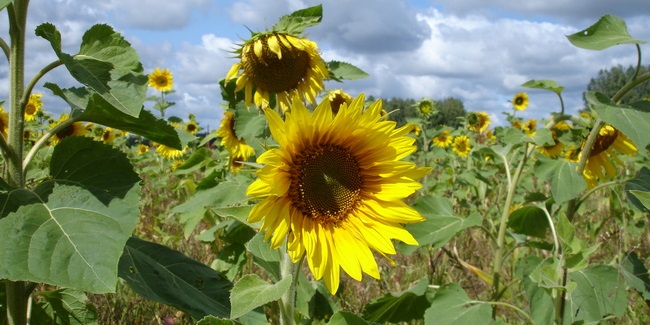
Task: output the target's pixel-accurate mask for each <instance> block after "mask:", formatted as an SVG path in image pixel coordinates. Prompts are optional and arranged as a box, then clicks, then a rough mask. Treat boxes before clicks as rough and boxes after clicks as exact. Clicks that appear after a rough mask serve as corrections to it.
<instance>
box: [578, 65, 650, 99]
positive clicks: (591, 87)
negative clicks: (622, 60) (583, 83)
mask: <svg viewBox="0 0 650 325" xmlns="http://www.w3.org/2000/svg"><path fill="white" fill-rule="evenodd" d="M648 71H650V66H647V65H646V66H641V68H640V69H639V72H638V74H639V75H641V74H643V73H646V72H648ZM634 73H635V66H629V67H627V68H623V66H622V65H620V64H619V65H617V66H615V67H612V68H609V69H601V70H600V71H598V76H597V77H595V78H591V80H589V84H588V85H587V92H589V91H598V92H601V93H603V94H605V95H607V96H608V97H612V96H614V95H615V94H616V92H617V91H618V90H619V89H621V88H622V87H623V86H624V85H625V84H626V83H627V82H628V81H630V80H631V79H632V77H633V76H634ZM585 94H586V92H585V93H583V99H584V95H585ZM648 97H650V82H644V83H642V84H640V85H639V86H637V87H635V88H634V89H632V90H631V91H630V92H628V93H627V94H626V95H625V96H624V97H623V98H622V103H633V102H637V101H640V100H642V99H644V98H648ZM586 104H587V101H586V100H585V107H586V106H587V105H586Z"/></svg>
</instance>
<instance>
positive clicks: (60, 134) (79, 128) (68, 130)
mask: <svg viewBox="0 0 650 325" xmlns="http://www.w3.org/2000/svg"><path fill="white" fill-rule="evenodd" d="M68 119H70V115H68V114H63V115H61V117H60V118H59V120H58V121H57V122H55V123H53V124H52V125H51V128H52V129H54V128H56V127H58V126H59V125H60V124H62V123H63V122H65V121H67V120H68ZM89 133H90V130H88V128H87V127H86V126H84V125H83V123H81V122H72V124H69V125H67V126H66V127H64V128H63V129H61V130H58V131H57V132H56V133H55V134H54V135H53V136H52V142H53V143H54V144H57V143H59V142H60V141H61V140H63V139H65V138H67V137H71V136H83V135H86V134H89Z"/></svg>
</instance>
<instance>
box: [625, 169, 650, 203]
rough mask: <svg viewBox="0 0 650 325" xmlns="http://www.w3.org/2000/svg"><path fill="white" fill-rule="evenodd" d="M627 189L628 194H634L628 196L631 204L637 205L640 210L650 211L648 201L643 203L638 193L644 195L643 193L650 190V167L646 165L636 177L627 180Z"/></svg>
mask: <svg viewBox="0 0 650 325" xmlns="http://www.w3.org/2000/svg"><path fill="white" fill-rule="evenodd" d="M625 191H626V192H627V193H628V194H632V195H628V196H627V199H628V201H629V202H630V204H632V206H634V207H636V208H637V209H639V210H640V211H644V212H648V211H650V207H648V205H647V204H646V203H643V202H642V201H641V200H640V198H638V197H637V195H644V194H641V193H648V192H650V169H648V167H645V166H644V167H643V168H641V170H639V173H638V174H637V175H636V177H635V178H632V179H630V180H628V181H627V182H625Z"/></svg>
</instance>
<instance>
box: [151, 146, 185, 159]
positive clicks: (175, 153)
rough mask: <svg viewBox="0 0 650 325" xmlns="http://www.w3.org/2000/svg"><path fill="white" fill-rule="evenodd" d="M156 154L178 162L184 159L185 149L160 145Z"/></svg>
mask: <svg viewBox="0 0 650 325" xmlns="http://www.w3.org/2000/svg"><path fill="white" fill-rule="evenodd" d="M156 152H157V153H158V154H159V155H161V156H162V157H164V158H167V159H169V160H176V159H179V158H181V157H183V154H184V153H185V148H183V150H178V149H175V148H172V147H168V146H166V145H164V144H159V145H157V146H156Z"/></svg>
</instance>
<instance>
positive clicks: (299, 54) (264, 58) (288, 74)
mask: <svg viewBox="0 0 650 325" xmlns="http://www.w3.org/2000/svg"><path fill="white" fill-rule="evenodd" d="M268 37H278V38H280V37H283V38H285V39H286V38H288V37H293V36H284V35H279V34H278V35H270V36H267V37H262V38H260V39H259V40H257V41H255V42H260V43H261V44H262V52H261V53H260V56H259V57H258V56H257V55H256V54H255V51H254V50H253V48H254V43H253V44H250V45H249V46H247V47H245V48H244V51H243V53H242V55H243V60H242V62H243V63H244V64H243V65H244V71H246V74H248V77H249V78H250V79H251V81H252V83H253V84H255V85H256V86H257V87H258V88H260V89H261V90H266V91H270V92H274V93H280V92H284V91H289V90H291V89H295V88H296V87H297V86H298V84H299V83H300V82H301V81H302V80H303V79H304V78H305V77H306V76H307V71H308V69H309V62H310V58H309V53H307V51H306V50H301V49H298V48H295V47H293V46H290V47H287V46H286V45H285V44H284V43H283V42H279V43H280V51H281V52H282V58H281V59H279V58H278V55H277V54H275V53H273V51H271V49H270V48H269V45H268ZM295 41H298V42H299V41H300V40H295Z"/></svg>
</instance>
